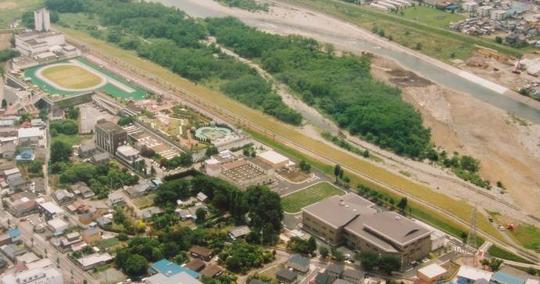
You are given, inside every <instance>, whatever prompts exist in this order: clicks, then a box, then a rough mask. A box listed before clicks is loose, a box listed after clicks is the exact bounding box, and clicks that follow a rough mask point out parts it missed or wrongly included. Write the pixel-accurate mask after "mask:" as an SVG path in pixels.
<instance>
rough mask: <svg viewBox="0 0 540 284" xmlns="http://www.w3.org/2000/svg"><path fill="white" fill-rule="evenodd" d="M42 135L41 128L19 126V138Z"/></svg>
mask: <svg viewBox="0 0 540 284" xmlns="http://www.w3.org/2000/svg"><path fill="white" fill-rule="evenodd" d="M42 135H43V130H41V129H40V128H39V127H29V128H19V139H20V138H32V137H40V136H42Z"/></svg>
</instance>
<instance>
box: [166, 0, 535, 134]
mask: <svg viewBox="0 0 540 284" xmlns="http://www.w3.org/2000/svg"><path fill="white" fill-rule="evenodd" d="M156 1H157V2H161V3H163V4H165V5H168V6H175V7H178V8H180V9H181V10H183V11H185V12H186V13H188V14H189V15H191V16H193V17H223V16H235V17H238V18H240V19H241V20H242V21H243V22H245V23H246V24H248V25H250V26H253V27H257V28H260V29H262V30H266V31H269V32H273V33H281V34H283V33H285V34H290V33H296V34H300V35H303V36H308V37H313V38H315V39H317V40H320V41H326V42H331V43H334V44H335V45H336V46H339V47H344V48H348V49H349V50H351V51H368V52H371V53H373V54H377V55H380V56H383V57H388V58H391V59H394V60H396V61H397V62H398V63H399V64H400V65H402V66H403V67H405V68H406V69H409V70H411V71H413V72H415V73H417V74H418V75H420V76H422V77H424V78H426V79H429V80H431V81H433V82H435V83H437V84H440V85H442V86H445V87H448V88H450V89H453V90H456V91H459V92H463V93H466V94H469V95H472V96H474V97H476V98H478V99H480V100H482V101H485V102H487V103H489V104H491V105H493V106H496V107H498V108H500V109H503V110H505V111H507V112H509V113H511V114H514V115H517V116H519V117H521V118H524V119H527V120H529V121H531V122H533V123H537V124H540V108H538V107H536V106H537V105H539V104H538V102H534V101H533V102H531V104H527V103H525V102H524V101H525V100H526V98H520V97H517V96H516V95H515V94H511V93H512V92H511V91H510V90H508V89H506V88H505V87H502V86H500V85H498V84H495V83H492V82H490V81H487V80H484V79H482V78H480V77H478V76H476V75H473V74H471V73H468V72H465V71H462V70H459V69H457V68H455V67H453V66H449V65H447V64H444V63H442V62H438V61H436V60H434V59H430V58H427V57H425V56H423V55H419V54H415V52H413V51H410V50H405V49H403V48H402V47H399V46H397V44H395V43H391V42H387V41H386V40H383V39H381V38H377V37H376V36H373V35H372V34H370V33H369V34H368V33H366V31H363V30H361V29H359V28H357V27H353V25H350V24H345V25H343V24H342V23H341V24H340V25H339V27H340V28H342V27H345V29H347V31H337V29H333V28H332V24H327V26H328V27H326V28H325V27H321V24H320V23H316V22H315V21H312V20H310V19H309V17H311V16H313V15H314V14H313V13H310V12H308V13H304V14H303V15H301V16H303V17H304V18H306V17H307V18H308V19H307V20H305V21H302V20H301V19H300V21H298V18H299V17H301V16H299V15H294V13H301V12H300V11H298V10H295V11H292V12H291V13H293V14H291V15H286V17H285V18H283V17H277V16H275V17H274V16H271V15H268V14H265V13H248V12H245V11H239V10H238V9H227V8H224V7H220V6H219V5H215V3H212V2H210V1H212V0H156ZM295 17H296V18H297V19H296V20H294V19H293V18H295ZM328 18H330V17H327V18H326V19H325V20H328ZM331 19H332V20H328V21H330V22H329V23H332V22H331V21H334V22H333V24H335V23H337V21H339V20H337V19H333V18H331Z"/></svg>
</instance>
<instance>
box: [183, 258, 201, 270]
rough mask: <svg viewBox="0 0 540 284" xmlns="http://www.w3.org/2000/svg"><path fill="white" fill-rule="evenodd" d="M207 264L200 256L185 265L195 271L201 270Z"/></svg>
mask: <svg viewBox="0 0 540 284" xmlns="http://www.w3.org/2000/svg"><path fill="white" fill-rule="evenodd" d="M205 266H206V263H204V261H202V260H200V259H198V258H195V259H193V260H191V261H190V262H188V263H186V264H185V265H184V267H185V268H188V269H191V270H193V271H195V272H200V271H201V270H203V269H204V267H205Z"/></svg>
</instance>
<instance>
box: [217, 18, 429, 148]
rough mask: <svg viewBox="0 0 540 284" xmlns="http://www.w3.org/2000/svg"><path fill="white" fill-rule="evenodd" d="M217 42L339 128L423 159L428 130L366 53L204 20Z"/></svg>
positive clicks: (227, 20)
mask: <svg viewBox="0 0 540 284" xmlns="http://www.w3.org/2000/svg"><path fill="white" fill-rule="evenodd" d="M207 23H208V30H209V31H210V34H212V35H213V36H215V37H216V38H217V41H218V43H220V44H222V45H224V46H226V47H228V48H230V49H232V50H234V51H235V52H236V53H238V54H239V55H241V56H243V57H246V58H250V59H256V60H257V61H260V62H261V63H262V67H263V68H264V69H265V70H266V71H268V72H270V73H272V74H273V75H274V76H275V77H276V78H277V79H278V80H280V81H282V82H283V83H285V84H287V85H288V86H289V87H290V88H291V89H292V90H293V91H295V92H296V93H298V94H299V95H300V96H301V98H302V99H303V100H304V101H305V102H306V103H308V104H310V105H312V106H314V107H316V108H317V109H319V110H321V111H322V112H324V113H326V114H328V115H330V116H331V117H332V118H333V119H334V121H335V122H336V123H337V124H338V125H339V126H340V127H342V128H345V129H347V130H349V131H350V132H351V133H352V134H357V135H360V136H362V137H363V138H364V139H366V140H368V141H370V142H373V143H375V144H377V145H379V146H381V147H383V148H387V149H391V150H393V151H394V152H396V153H398V154H402V155H406V156H410V157H423V155H424V154H425V151H426V150H427V149H429V147H430V136H431V135H430V131H429V130H428V129H426V128H425V127H423V126H422V119H421V116H420V114H419V113H418V112H417V111H416V110H415V109H414V108H413V107H412V106H411V105H409V104H407V103H406V102H404V101H403V100H402V99H401V95H400V91H399V90H398V89H396V88H393V87H390V86H388V85H385V84H384V83H381V82H379V81H377V80H375V79H374V78H373V77H372V76H371V75H370V59H369V56H367V55H364V56H356V55H352V54H345V55H342V56H337V55H335V54H334V52H333V48H332V47H330V46H327V45H321V44H319V43H318V42H317V41H315V40H312V39H307V38H303V37H298V36H288V37H283V36H278V35H272V34H268V33H265V32H261V31H258V30H256V29H253V28H250V27H248V26H246V25H244V24H243V23H242V22H240V21H239V20H237V19H234V18H215V19H208V20H207Z"/></svg>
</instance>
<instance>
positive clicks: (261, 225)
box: [154, 175, 283, 244]
mask: <svg viewBox="0 0 540 284" xmlns="http://www.w3.org/2000/svg"><path fill="white" fill-rule="evenodd" d="M199 192H203V193H204V194H206V196H208V199H209V200H210V204H211V205H212V206H213V207H214V208H216V209H217V210H220V211H228V212H229V213H230V214H231V216H232V218H233V219H234V221H235V223H237V224H246V223H247V224H248V225H249V226H250V227H251V228H252V232H251V234H250V236H249V240H250V241H251V242H255V243H265V244H272V243H275V242H276V241H277V236H278V235H279V232H280V231H281V229H282V224H281V220H282V219H283V209H282V208H281V199H280V197H279V195H278V194H276V193H275V192H272V191H270V190H269V189H268V188H267V187H263V186H255V187H250V188H248V189H247V190H246V191H245V192H244V191H241V190H239V189H238V188H236V187H235V186H233V185H231V184H230V183H228V182H226V181H224V180H221V179H218V178H213V177H209V176H202V175H201V176H197V177H195V178H193V179H192V180H185V179H176V180H170V181H166V182H164V183H163V184H162V185H161V186H160V187H159V188H158V189H157V190H156V197H155V200H154V201H155V203H156V204H160V206H162V207H163V208H165V209H172V208H174V207H175V206H176V200H179V199H187V198H188V197H190V196H194V195H196V194H197V193H199ZM246 214H247V217H248V219H246V218H245V217H246ZM248 220H249V221H248Z"/></svg>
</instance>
